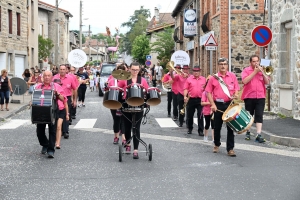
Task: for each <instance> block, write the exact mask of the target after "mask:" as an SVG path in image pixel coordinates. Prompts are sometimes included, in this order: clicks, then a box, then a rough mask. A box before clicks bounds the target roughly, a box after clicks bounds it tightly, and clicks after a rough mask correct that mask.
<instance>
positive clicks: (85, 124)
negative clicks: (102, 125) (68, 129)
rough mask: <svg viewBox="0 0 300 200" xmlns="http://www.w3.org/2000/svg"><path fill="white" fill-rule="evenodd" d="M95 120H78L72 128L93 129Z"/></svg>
mask: <svg viewBox="0 0 300 200" xmlns="http://www.w3.org/2000/svg"><path fill="white" fill-rule="evenodd" d="M96 121H97V119H80V120H79V122H77V124H76V125H75V126H74V128H75V129H79V128H93V127H94V125H95V123H96Z"/></svg>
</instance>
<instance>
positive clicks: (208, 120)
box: [201, 76, 214, 142]
mask: <svg viewBox="0 0 300 200" xmlns="http://www.w3.org/2000/svg"><path fill="white" fill-rule="evenodd" d="M209 78H210V76H208V77H207V78H206V84H205V85H204V89H205V87H206V85H207V83H208V80H209ZM201 106H203V109H202V114H203V115H204V118H205V127H204V138H203V140H204V142H208V129H209V126H210V124H211V138H212V141H213V142H214V120H213V119H212V116H213V112H212V111H211V109H210V107H211V105H210V103H209V101H208V98H207V93H206V92H205V91H204V92H203V93H202V98H201Z"/></svg>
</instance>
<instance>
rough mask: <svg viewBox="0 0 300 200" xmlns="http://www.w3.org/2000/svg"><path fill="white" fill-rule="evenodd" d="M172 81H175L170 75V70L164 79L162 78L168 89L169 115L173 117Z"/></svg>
mask: <svg viewBox="0 0 300 200" xmlns="http://www.w3.org/2000/svg"><path fill="white" fill-rule="evenodd" d="M171 73H172V72H171ZM172 83H173V80H172V77H171V75H170V72H168V73H167V74H166V75H165V76H164V78H163V80H162V84H163V85H165V88H166V89H167V90H168V91H167V101H168V105H167V111H168V117H171V107H172V100H173V98H172V95H173V93H172Z"/></svg>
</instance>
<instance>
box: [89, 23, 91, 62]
mask: <svg viewBox="0 0 300 200" xmlns="http://www.w3.org/2000/svg"><path fill="white" fill-rule="evenodd" d="M90 45H91V25H89V59H91V46H90Z"/></svg>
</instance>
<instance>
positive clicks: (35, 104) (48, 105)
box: [31, 89, 57, 124]
mask: <svg viewBox="0 0 300 200" xmlns="http://www.w3.org/2000/svg"><path fill="white" fill-rule="evenodd" d="M56 109H57V102H56V100H55V95H54V90H42V89H38V90H34V91H33V93H32V101H31V122H32V123H33V124H50V123H52V124H54V122H55V116H56Z"/></svg>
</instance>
